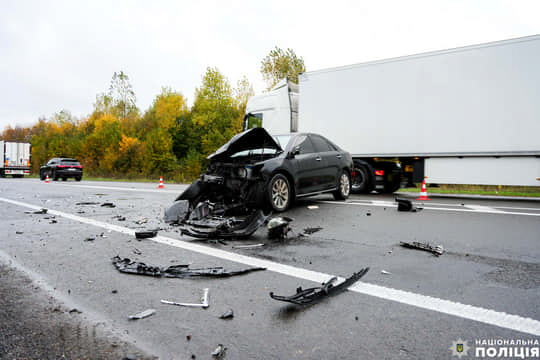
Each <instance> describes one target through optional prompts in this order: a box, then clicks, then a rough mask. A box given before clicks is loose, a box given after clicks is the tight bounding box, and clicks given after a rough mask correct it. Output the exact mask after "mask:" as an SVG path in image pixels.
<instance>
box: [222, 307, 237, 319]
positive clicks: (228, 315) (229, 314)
mask: <svg viewBox="0 0 540 360" xmlns="http://www.w3.org/2000/svg"><path fill="white" fill-rule="evenodd" d="M233 317H234V312H233V310H232V309H229V310H227V311H225V312H224V313H223V314H221V315H220V317H219V318H220V319H232V318H233Z"/></svg>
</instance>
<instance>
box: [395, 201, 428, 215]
mask: <svg viewBox="0 0 540 360" xmlns="http://www.w3.org/2000/svg"><path fill="white" fill-rule="evenodd" d="M395 200H396V202H397V203H398V207H397V209H398V211H410V212H418V211H421V210H422V209H423V208H417V207H416V206H414V205H413V203H412V202H411V201H410V200H407V199H400V198H396V199H395Z"/></svg>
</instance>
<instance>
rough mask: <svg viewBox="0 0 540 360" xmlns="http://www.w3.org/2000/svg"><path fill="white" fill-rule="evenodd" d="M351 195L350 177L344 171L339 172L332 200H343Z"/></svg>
mask: <svg viewBox="0 0 540 360" xmlns="http://www.w3.org/2000/svg"><path fill="white" fill-rule="evenodd" d="M350 194H351V176H350V175H349V173H348V172H347V171H345V170H342V171H341V175H339V180H338V184H337V190H336V191H334V193H333V195H334V199H336V200H345V199H347V198H348V197H349V195H350Z"/></svg>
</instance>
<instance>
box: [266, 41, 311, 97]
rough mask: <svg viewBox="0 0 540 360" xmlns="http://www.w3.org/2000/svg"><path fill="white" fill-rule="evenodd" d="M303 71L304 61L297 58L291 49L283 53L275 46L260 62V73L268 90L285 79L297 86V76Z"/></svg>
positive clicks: (304, 69) (304, 67)
mask: <svg viewBox="0 0 540 360" xmlns="http://www.w3.org/2000/svg"><path fill="white" fill-rule="evenodd" d="M305 71H306V66H305V65H304V59H302V57H298V56H297V55H296V53H295V52H294V50H292V49H287V50H285V51H283V50H282V49H280V48H279V47H277V46H276V47H275V48H274V49H273V50H271V51H270V53H269V54H268V55H267V56H266V57H265V58H264V59H263V60H262V61H261V73H262V76H263V79H264V81H266V84H267V88H268V90H270V89H271V88H272V87H274V85H276V84H277V83H278V82H279V81H280V80H281V79H283V78H285V77H287V78H288V79H289V80H290V81H292V82H294V83H296V84H298V75H299V74H301V73H303V72H305Z"/></svg>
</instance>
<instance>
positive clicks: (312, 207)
mask: <svg viewBox="0 0 540 360" xmlns="http://www.w3.org/2000/svg"><path fill="white" fill-rule="evenodd" d="M307 208H308V209H309V210H315V209H318V208H319V206H318V205H308V207H307Z"/></svg>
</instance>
